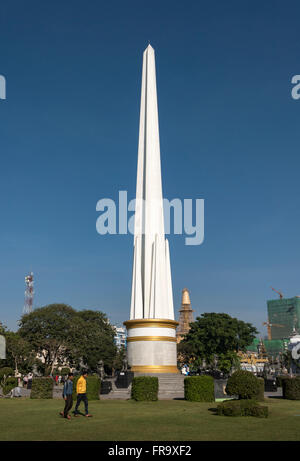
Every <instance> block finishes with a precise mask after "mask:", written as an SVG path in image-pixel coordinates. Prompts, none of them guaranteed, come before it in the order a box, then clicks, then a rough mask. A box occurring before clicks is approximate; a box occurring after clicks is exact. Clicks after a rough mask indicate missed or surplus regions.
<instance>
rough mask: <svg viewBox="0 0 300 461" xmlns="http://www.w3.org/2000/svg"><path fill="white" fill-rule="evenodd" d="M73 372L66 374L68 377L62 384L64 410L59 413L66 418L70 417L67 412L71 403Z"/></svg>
mask: <svg viewBox="0 0 300 461" xmlns="http://www.w3.org/2000/svg"><path fill="white" fill-rule="evenodd" d="M73 378H74V376H73V373H69V374H68V379H67V380H66V382H65V384H64V390H63V398H64V400H65V408H64V411H61V412H60V415H61V416H63V417H64V418H66V419H71V416H70V415H69V414H68V413H69V411H70V410H71V408H72V405H73V396H72V394H73Z"/></svg>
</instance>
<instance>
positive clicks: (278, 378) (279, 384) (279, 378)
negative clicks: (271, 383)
mask: <svg viewBox="0 0 300 461" xmlns="http://www.w3.org/2000/svg"><path fill="white" fill-rule="evenodd" d="M285 379H291V377H290V376H288V375H279V376H276V385H277V387H282V388H283V381H284V380H285Z"/></svg>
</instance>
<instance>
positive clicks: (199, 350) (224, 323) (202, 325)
mask: <svg viewBox="0 0 300 461" xmlns="http://www.w3.org/2000/svg"><path fill="white" fill-rule="evenodd" d="M190 327H191V328H190V331H189V332H188V333H187V335H185V338H184V339H183V340H182V342H181V343H180V344H179V346H178V351H179V353H181V354H182V355H183V357H184V358H186V359H187V358H188V357H189V358H190V359H192V360H196V361H197V363H199V362H200V361H203V360H205V362H206V363H208V364H211V363H213V362H215V361H216V359H217V358H219V359H220V363H222V364H223V365H222V366H223V368H224V370H225V369H227V368H228V367H229V363H230V364H233V362H234V361H235V359H236V353H237V352H238V351H243V352H245V351H246V349H247V346H249V344H251V343H252V341H253V339H254V338H255V335H256V334H257V333H258V331H257V330H256V328H255V327H254V326H253V325H251V324H250V323H246V322H243V321H242V320H238V319H236V318H233V317H231V316H230V315H228V314H224V313H220V314H219V313H215V312H211V313H204V314H202V315H201V317H197V319H196V321H195V322H193V323H191V325H190Z"/></svg>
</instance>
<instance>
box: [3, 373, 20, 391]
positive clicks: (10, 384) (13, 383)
mask: <svg viewBox="0 0 300 461" xmlns="http://www.w3.org/2000/svg"><path fill="white" fill-rule="evenodd" d="M17 385H18V378H12V377H11V378H7V379H6V380H5V385H4V386H3V389H2V390H3V395H7V394H9V393H10V391H11V390H12V389H13V388H14V387H17Z"/></svg>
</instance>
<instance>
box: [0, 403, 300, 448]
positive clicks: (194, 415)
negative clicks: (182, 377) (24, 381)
mask: <svg viewBox="0 0 300 461" xmlns="http://www.w3.org/2000/svg"><path fill="white" fill-rule="evenodd" d="M265 405H268V407H269V418H268V419H261V418H253V417H226V416H216V415H215V414H214V413H213V412H211V411H209V408H215V407H216V404H215V403H198V402H197V403H196V402H186V401H183V400H182V401H181V400H165V401H158V402H134V401H130V400H128V401H122V400H113V401H111V400H103V401H101V400H100V401H91V402H89V410H90V413H92V414H93V418H85V417H84V416H81V417H80V418H74V417H72V419H71V420H70V421H68V420H65V419H63V418H61V417H60V416H59V415H58V412H59V411H60V410H62V407H63V401H62V400H30V399H1V400H0V434H1V435H0V440H1V441H15V440H86V441H88V440H95V441H105V440H108V441H126V440H153V441H156V440H157V441H159V440H174V441H177V440H178V441H180V440H183V441H184V440H186V441H188V440H211V441H214V440H300V430H299V425H300V401H289V400H282V399H266V402H265ZM82 409H83V408H82Z"/></svg>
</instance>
